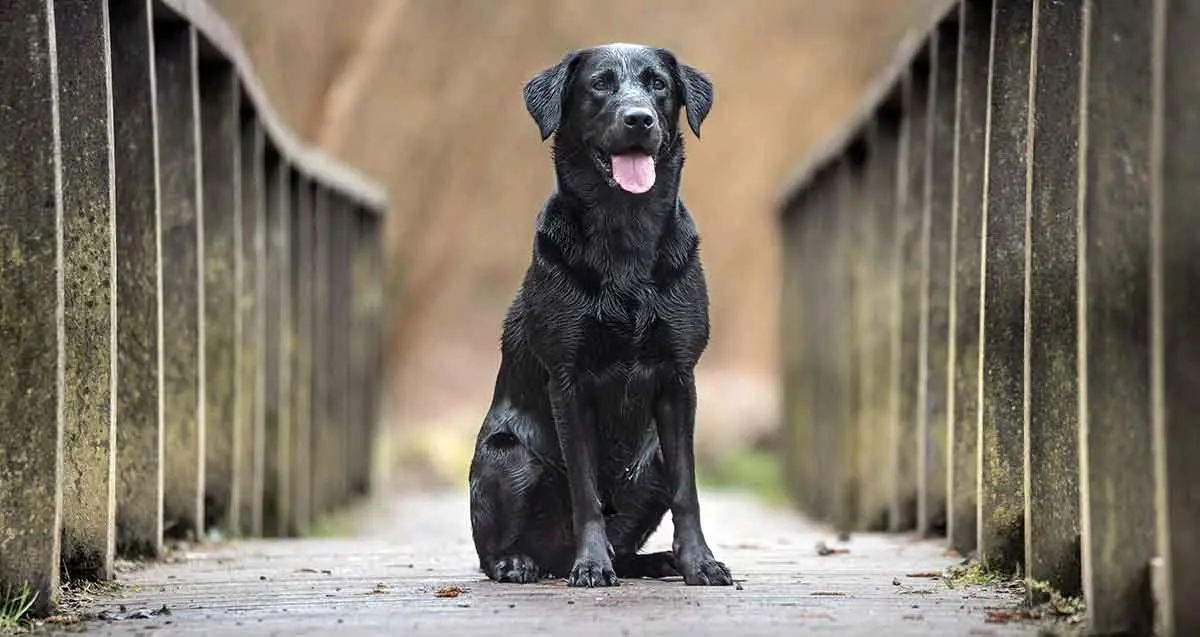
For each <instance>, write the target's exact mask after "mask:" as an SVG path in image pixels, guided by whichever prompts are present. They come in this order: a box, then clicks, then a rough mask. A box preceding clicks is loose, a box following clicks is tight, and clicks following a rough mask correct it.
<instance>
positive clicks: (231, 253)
mask: <svg viewBox="0 0 1200 637" xmlns="http://www.w3.org/2000/svg"><path fill="white" fill-rule="evenodd" d="M200 98H201V102H200V115H201V118H200V119H201V121H200V126H201V128H200V131H201V135H200V139H201V144H200V145H201V152H202V155H201V161H202V166H203V171H202V172H203V178H204V182H203V192H202V196H203V197H202V198H203V201H204V246H203V247H204V250H203V252H204V265H203V271H204V361H205V365H204V369H205V377H204V396H203V399H204V409H203V412H204V417H205V420H204V440H205V449H204V462H205V466H204V515H205V520H204V522H205V526H206V527H210V528H211V527H213V526H217V527H220V528H221V529H223V530H224V531H225V532H227V533H231V532H236V531H237V529H238V528H239V525H240V522H241V519H240V511H239V509H240V507H241V488H242V487H241V483H242V481H243V480H245V479H246V478H247V477H248V476H247V475H246V474H245V473H243V472H242V471H241V469H243V467H242V466H241V465H240V464H239V463H238V462H237V461H236V460H237V458H238V452H239V451H241V449H242V447H241V445H242V443H243V441H244V433H243V432H244V431H245V428H246V421H245V420H244V419H243V415H242V413H241V412H239V411H237V410H236V405H235V402H236V398H235V397H236V394H237V383H238V370H239V367H240V365H241V364H242V360H241V359H242V357H243V356H245V354H246V352H245V351H244V350H243V348H242V346H241V344H242V341H241V340H240V339H241V337H242V332H243V330H244V329H245V325H244V323H243V321H242V318H243V317H242V314H241V313H240V312H239V311H238V298H237V296H238V276H239V274H240V270H241V268H242V267H243V264H242V254H241V252H240V251H239V246H240V245H241V242H242V240H243V239H242V219H241V216H242V201H241V183H242V173H241V166H240V164H241V162H240V159H241V153H240V152H239V131H238V109H239V108H240V96H239V91H238V81H237V75H236V73H234V70H233V68H232V67H230V66H229V65H228V64H226V63H224V62H211V63H205V64H203V65H202V66H201V67H200Z"/></svg>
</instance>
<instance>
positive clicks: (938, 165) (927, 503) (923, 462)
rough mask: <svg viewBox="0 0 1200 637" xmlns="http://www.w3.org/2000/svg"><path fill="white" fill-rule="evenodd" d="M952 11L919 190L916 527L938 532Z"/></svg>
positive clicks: (936, 71) (944, 417)
mask: <svg viewBox="0 0 1200 637" xmlns="http://www.w3.org/2000/svg"><path fill="white" fill-rule="evenodd" d="M956 18H957V15H954V16H952V19H950V20H949V21H947V22H945V23H943V24H941V25H939V26H938V28H937V29H936V30H935V31H934V33H933V35H932V38H933V40H932V42H931V45H930V46H931V49H932V52H933V55H932V57H933V64H932V70H931V80H930V83H929V107H928V112H929V122H930V124H929V130H928V131H927V135H926V138H927V140H928V143H929V144H930V147H929V152H928V154H927V157H928V166H927V168H926V170H927V172H926V177H925V184H926V185H925V189H926V195H925V196H926V198H927V199H928V205H926V206H925V208H924V212H925V219H924V221H923V224H922V225H923V239H922V241H923V243H924V244H925V245H924V249H923V250H922V254H923V255H924V259H923V260H924V266H923V268H922V270H923V276H922V279H923V288H924V291H923V292H922V295H921V298H922V299H923V300H924V302H925V305H924V308H923V310H922V312H921V316H922V319H923V322H924V326H923V328H922V332H923V333H924V334H925V346H924V347H923V348H922V349H921V352H920V356H921V359H920V360H921V366H922V368H923V370H922V373H921V378H922V379H923V382H922V387H923V389H922V397H921V401H920V402H921V405H922V408H921V409H922V417H921V418H920V420H919V421H918V422H919V423H920V424H921V425H923V427H922V430H921V431H920V435H919V436H918V440H919V448H918V471H917V478H918V486H919V488H918V490H917V531H918V533H920V534H921V535H942V534H944V533H945V532H946V466H947V465H946V460H947V455H948V444H949V437H948V433H947V430H948V423H949V418H950V415H949V413H948V411H947V409H948V407H949V401H948V399H947V393H948V391H949V374H950V351H949V347H950V276H951V274H952V264H951V262H950V246H951V244H952V243H953V236H952V235H951V231H952V230H953V214H954V139H955V110H954V109H955V94H954V91H955V85H956V82H957V79H958V78H957V73H956V71H957V66H958V21H957V19H956Z"/></svg>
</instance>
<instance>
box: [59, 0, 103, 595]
mask: <svg viewBox="0 0 1200 637" xmlns="http://www.w3.org/2000/svg"><path fill="white" fill-rule="evenodd" d="M54 6H55V11H54V20H55V40H56V43H57V59H58V100H59V101H58V109H59V121H60V122H61V125H60V135H61V149H62V168H61V170H62V197H63V220H62V224H63V230H62V232H63V246H62V267H63V357H64V358H63V361H62V364H63V372H64V376H63V381H64V385H63V392H62V401H63V405H62V411H63V454H64V455H63V476H62V478H63V482H62V491H63V500H64V501H65V502H68V503H70V505H69V506H66V507H64V508H63V511H62V514H63V517H62V564H63V569H64V571H65V572H64V576H66V577H70V578H73V579H88V580H107V579H110V578H111V577H112V575H113V570H112V569H113V553H114V550H115V539H116V534H115V528H116V526H115V516H116V492H115V486H116V482H115V479H116V477H115V475H114V473H115V471H114V469H115V466H114V464H115V462H116V447H115V445H114V442H115V436H116V420H115V418H114V413H113V389H114V386H115V381H116V377H115V375H114V374H113V369H114V363H115V358H114V347H115V345H116V332H115V328H116V322H115V320H114V315H113V312H114V311H115V308H116V305H115V303H114V299H115V297H116V277H115V276H114V272H115V271H116V251H115V249H114V248H115V242H116V236H117V235H116V227H115V225H116V223H115V222H116V217H115V214H116V212H115V208H114V205H113V196H114V192H113V128H112V127H113V121H112V115H111V110H110V109H111V106H112V101H111V100H112V91H111V88H110V87H111V78H110V75H109V73H110V70H109V69H110V57H111V56H110V47H109V38H108V3H107V2H103V1H97V0H56V2H55V3H54Z"/></svg>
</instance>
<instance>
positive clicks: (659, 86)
mask: <svg viewBox="0 0 1200 637" xmlns="http://www.w3.org/2000/svg"><path fill="white" fill-rule="evenodd" d="M650 86H653V87H654V90H656V91H665V90H667V83H666V82H665V81H663V79H662V78H661V77H656V78H654V80H653V81H652V82H650Z"/></svg>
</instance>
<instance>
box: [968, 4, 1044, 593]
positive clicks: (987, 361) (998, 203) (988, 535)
mask: <svg viewBox="0 0 1200 637" xmlns="http://www.w3.org/2000/svg"><path fill="white" fill-rule="evenodd" d="M1032 16H1033V3H1032V0H1008V1H1006V2H996V3H995V5H994V6H993V14H992V56H991V63H990V65H989V68H988V73H989V91H988V93H989V96H988V109H989V110H988V133H987V149H988V150H987V165H986V169H985V171H986V175H987V183H986V184H985V188H986V195H985V196H986V199H985V200H984V201H985V202H984V215H985V218H984V229H985V230H984V235H985V236H984V242H985V243H984V264H983V282H982V285H983V307H982V311H983V334H982V340H983V357H982V369H981V370H980V375H981V378H980V383H981V388H982V391H981V394H980V395H981V403H980V414H979V416H980V427H981V436H980V453H981V459H980V473H979V510H980V520H979V522H980V526H979V553H980V556H981V559H983V560H985V561H986V562H987V563H988V564H989V565H991V566H993V567H995V568H997V569H999V570H1003V571H1008V572H1013V571H1015V570H1016V569H1017V568H1020V566H1021V564H1022V562H1023V561H1024V551H1023V547H1024V538H1025V536H1024V531H1023V527H1024V521H1025V514H1024V510H1025V497H1024V489H1025V480H1024V473H1025V472H1024V466H1025V460H1024V445H1025V433H1024V431H1025V425H1024V421H1025V418H1024V407H1023V405H1024V394H1025V391H1024V370H1025V230H1026V224H1025V220H1026V210H1027V208H1028V198H1027V184H1026V180H1027V178H1028V154H1029V152H1028V150H1029V149H1028V144H1027V142H1028V139H1029V118H1028V115H1029V93H1030V88H1029V56H1030V35H1031V27H1032Z"/></svg>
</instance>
